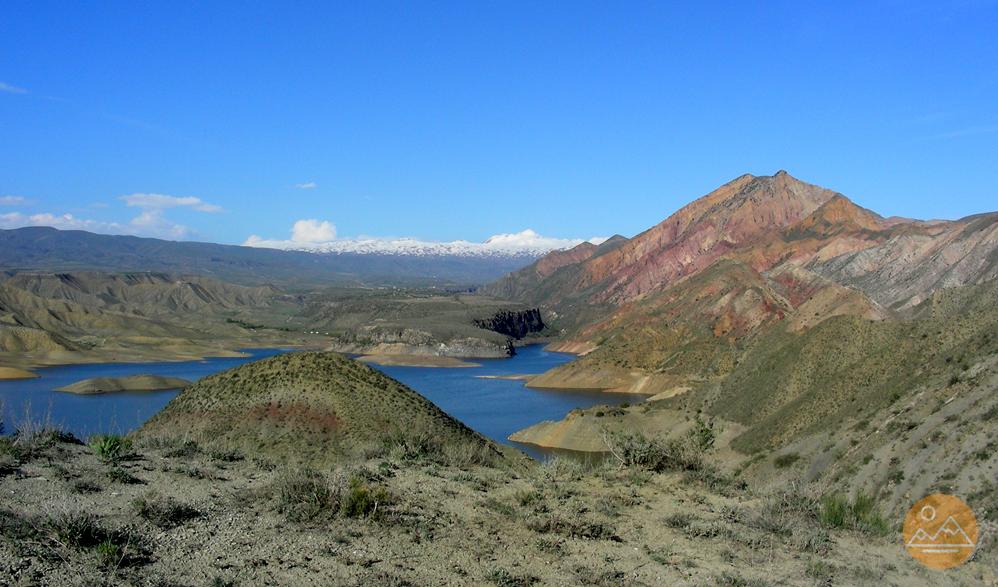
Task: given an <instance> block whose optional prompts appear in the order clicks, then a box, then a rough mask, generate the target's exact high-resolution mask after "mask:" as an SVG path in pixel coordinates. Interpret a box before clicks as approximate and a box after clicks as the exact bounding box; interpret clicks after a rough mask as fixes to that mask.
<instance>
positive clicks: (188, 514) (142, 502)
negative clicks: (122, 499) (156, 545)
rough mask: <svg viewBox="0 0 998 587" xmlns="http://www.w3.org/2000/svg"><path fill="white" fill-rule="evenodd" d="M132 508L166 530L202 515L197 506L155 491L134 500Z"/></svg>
mask: <svg viewBox="0 0 998 587" xmlns="http://www.w3.org/2000/svg"><path fill="white" fill-rule="evenodd" d="M132 509H133V510H135V513H136V514H138V516H139V517H140V518H142V519H144V520H146V521H147V522H149V523H150V524H152V525H153V526H156V527H157V528H162V529H164V530H165V529H170V528H176V527H177V526H180V525H181V524H183V523H185V522H187V521H188V520H193V519H194V518H197V517H200V515H201V513H200V512H199V511H198V510H196V509H195V508H193V507H191V506H189V505H187V504H184V503H180V502H178V501H177V500H175V499H173V498H172V497H164V496H161V495H159V494H157V493H155V492H150V493H147V494H146V495H144V496H142V497H139V498H136V499H135V500H133V501H132Z"/></svg>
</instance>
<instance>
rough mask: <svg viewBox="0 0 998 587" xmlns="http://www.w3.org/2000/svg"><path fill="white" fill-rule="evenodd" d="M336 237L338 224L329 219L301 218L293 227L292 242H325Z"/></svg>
mask: <svg viewBox="0 0 998 587" xmlns="http://www.w3.org/2000/svg"><path fill="white" fill-rule="evenodd" d="M335 239H336V226H335V225H334V224H333V223H332V222H329V221H327V220H322V221H319V220H315V219H312V218H309V219H306V220H299V221H298V222H295V224H294V226H292V227H291V242H295V243H323V242H328V241H331V240H335Z"/></svg>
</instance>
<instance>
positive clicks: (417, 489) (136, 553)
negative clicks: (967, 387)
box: [0, 353, 998, 586]
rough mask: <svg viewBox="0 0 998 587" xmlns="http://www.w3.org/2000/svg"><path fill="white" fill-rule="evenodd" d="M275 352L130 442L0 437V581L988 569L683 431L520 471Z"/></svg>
mask: <svg viewBox="0 0 998 587" xmlns="http://www.w3.org/2000/svg"><path fill="white" fill-rule="evenodd" d="M281 358H282V357H278V359H281ZM274 361H275V359H269V360H267V361H262V362H259V363H255V364H249V365H244V366H242V367H239V368H237V369H233V370H231V371H229V372H226V373H222V374H220V375H217V376H215V377H213V378H208V379H206V380H204V381H203V382H202V383H199V384H198V385H195V386H193V387H191V388H189V389H188V390H186V391H185V392H184V394H182V395H181V396H179V397H178V398H177V400H178V401H176V402H175V404H171V406H169V407H168V408H167V409H166V411H165V412H164V414H163V417H162V418H158V419H157V420H156V421H154V422H152V423H151V424H150V425H149V426H148V427H146V428H144V429H142V430H141V431H140V432H139V433H138V434H137V435H136V436H135V437H134V438H133V439H123V438H120V437H100V438H94V439H90V443H89V446H86V445H82V444H79V443H78V442H77V441H75V440H74V439H72V438H69V437H66V436H65V435H60V434H58V433H56V432H55V431H51V430H44V429H35V430H22V431H21V432H20V433H19V434H17V435H16V436H14V437H7V438H3V439H2V440H0V494H2V495H3V496H4V498H3V501H2V502H0V577H4V578H5V581H7V582H8V583H11V584H17V585H36V584H41V585H66V584H112V585H118V584H121V585H125V584H128V585H132V584H150V585H209V584H210V585H259V584H282V585H288V584H293V585H444V584H448V585H490V584H491V585H499V586H509V585H534V584H536V585H623V584H626V585H771V584H772V585H814V584H850V585H867V584H868V585H873V584H876V585H934V584H938V583H939V581H940V579H941V578H943V577H944V578H945V580H946V582H947V584H950V585H979V584H986V583H988V582H992V583H993V582H994V581H995V579H996V576H998V575H996V572H998V569H996V568H995V562H994V561H995V550H994V544H993V542H992V541H985V542H983V543H982V544H981V546H980V549H979V551H978V553H977V555H976V558H975V559H974V560H973V561H971V562H970V563H968V564H966V565H964V566H963V567H961V568H959V569H957V570H955V571H950V572H948V573H946V574H945V575H940V574H938V572H935V571H930V570H928V569H926V568H924V567H921V566H919V565H918V564H917V563H915V562H914V561H913V560H912V559H910V558H909V557H908V556H907V554H906V553H905V552H904V550H903V549H902V547H901V546H900V545H899V544H898V538H897V533H896V532H897V525H898V520H897V519H894V518H891V517H888V518H884V517H883V516H882V515H881V513H880V512H879V511H878V509H877V507H876V505H875V504H873V503H872V502H871V501H870V500H869V499H867V498H865V497H856V498H847V497H844V496H841V495H837V494H828V493H826V494H825V495H824V497H820V496H821V495H822V494H823V493H825V491H824V489H825V488H824V487H822V486H821V485H820V484H803V483H794V484H788V485H786V486H785V487H783V488H781V489H780V490H778V491H765V492H762V491H758V490H756V489H755V488H753V487H752V486H751V485H746V484H745V483H744V482H742V481H740V480H739V479H737V478H736V477H734V476H732V475H729V474H726V473H723V472H722V471H720V470H719V469H718V468H716V467H715V466H714V465H713V464H712V461H713V459H714V458H715V453H716V449H715V448H714V443H715V438H714V434H713V432H712V431H711V430H710V429H709V427H707V426H706V425H704V424H702V423H696V424H694V425H693V426H692V427H690V430H691V432H690V433H687V434H684V435H682V436H681V437H679V438H677V439H676V440H674V441H658V440H649V439H643V438H640V437H636V436H629V435H616V436H613V437H612V438H611V442H612V446H613V447H614V449H615V451H616V452H617V454H618V455H620V459H613V460H610V461H608V462H606V463H604V464H602V465H598V466H592V467H586V466H582V465H579V464H577V463H572V462H567V461H562V460H554V461H551V462H549V463H547V464H545V465H538V464H536V463H533V462H532V461H528V460H526V459H524V458H522V457H520V458H518V457H516V456H515V455H513V454H511V453H509V452H508V451H503V450H497V447H495V445H492V444H491V443H489V442H487V441H485V440H484V439H482V438H481V437H479V436H478V435H476V434H474V433H473V432H471V431H469V430H467V429H466V428H464V427H463V426H461V425H460V424H459V423H457V422H455V421H453V420H451V419H449V418H447V417H446V416H442V415H441V414H442V413H440V412H439V410H436V408H434V407H433V406H432V404H429V403H428V402H426V401H425V400H423V399H422V398H420V397H419V396H415V394H414V393H413V392H411V391H409V390H407V389H406V388H404V387H403V386H401V385H399V384H397V383H396V384H392V383H391V382H386V381H383V379H384V377H383V376H380V375H378V374H376V373H374V372H373V371H372V370H370V369H369V368H367V367H366V366H363V365H360V364H356V363H353V362H351V361H347V360H345V359H341V358H334V357H330V356H324V355H320V354H315V353H302V354H298V355H293V356H291V357H289V358H286V362H285V363H283V364H281V365H277V364H275V363H274ZM278 366H279V367H280V368H277V367H278ZM237 375H238V377H237ZM323 389H326V390H328V393H326V392H323ZM243 390H245V392H244V391H243ZM354 393H356V394H359V397H360V399H357V400H354V399H352V398H351V397H350V396H351V395H352V394H354ZM413 396H415V397H413ZM351 402H356V403H351ZM361 402H362V403H361ZM405 405H410V406H409V407H411V408H414V409H411V410H405V409H403V408H404V406H405ZM260 406H269V407H268V408H267V409H263V410H260V409H257V408H258V407H260ZM363 406H371V407H370V408H364V407H363ZM392 416H397V417H398V418H408V420H405V421H403V420H401V419H398V420H392V419H391V417H392ZM385 418H388V419H385ZM182 422H183V423H184V424H185V425H184V426H181V425H180V424H181V423H182ZM188 429H192V430H194V431H195V432H194V433H193V434H192V435H188V434H187V433H186V430H188ZM254 442H260V443H261V444H260V446H259V447H254ZM317 443H319V445H320V446H322V447H323V448H324V449H325V448H328V447H336V449H337V450H335V451H334V452H333V454H330V453H329V452H326V451H325V450H321V451H317V450H314V447H315V446H316V444H317ZM322 443H325V444H322ZM292 458H294V460H296V461H297V463H295V464H290V463H289V461H291V460H292Z"/></svg>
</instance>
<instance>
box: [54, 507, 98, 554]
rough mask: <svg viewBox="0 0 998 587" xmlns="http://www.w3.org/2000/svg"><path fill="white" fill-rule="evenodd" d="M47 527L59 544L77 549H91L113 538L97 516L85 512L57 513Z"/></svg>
mask: <svg viewBox="0 0 998 587" xmlns="http://www.w3.org/2000/svg"><path fill="white" fill-rule="evenodd" d="M46 526H47V528H48V529H49V531H51V532H52V534H53V535H54V536H55V538H56V539H57V540H58V541H59V542H61V543H62V544H65V545H66V546H71V547H75V548H91V547H94V546H97V545H98V544H100V543H102V542H104V541H106V540H108V539H110V537H111V533H110V532H109V531H108V530H107V529H105V528H104V526H103V525H102V524H101V522H100V519H99V518H98V517H97V516H96V515H94V514H89V513H85V512H59V513H56V514H54V515H52V516H51V517H49V519H48V520H47V523H46Z"/></svg>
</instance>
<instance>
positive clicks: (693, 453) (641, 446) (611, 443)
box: [603, 432, 704, 472]
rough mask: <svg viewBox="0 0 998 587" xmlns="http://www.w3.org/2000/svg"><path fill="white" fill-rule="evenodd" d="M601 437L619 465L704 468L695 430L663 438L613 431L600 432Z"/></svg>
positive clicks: (653, 469) (677, 469)
mask: <svg viewBox="0 0 998 587" xmlns="http://www.w3.org/2000/svg"><path fill="white" fill-rule="evenodd" d="M603 440H604V443H605V444H606V446H607V448H608V449H609V451H610V454H611V455H613V457H614V458H615V459H616V460H617V462H618V463H619V464H620V466H622V467H639V468H643V469H648V470H651V471H655V472H661V471H697V470H700V469H702V468H703V467H704V460H703V452H704V449H703V448H702V444H701V439H699V438H698V437H697V433H693V434H689V435H687V436H684V437H683V438H680V439H669V440H665V439H660V438H648V437H647V436H644V435H643V434H640V433H628V432H617V433H604V436H603Z"/></svg>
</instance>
